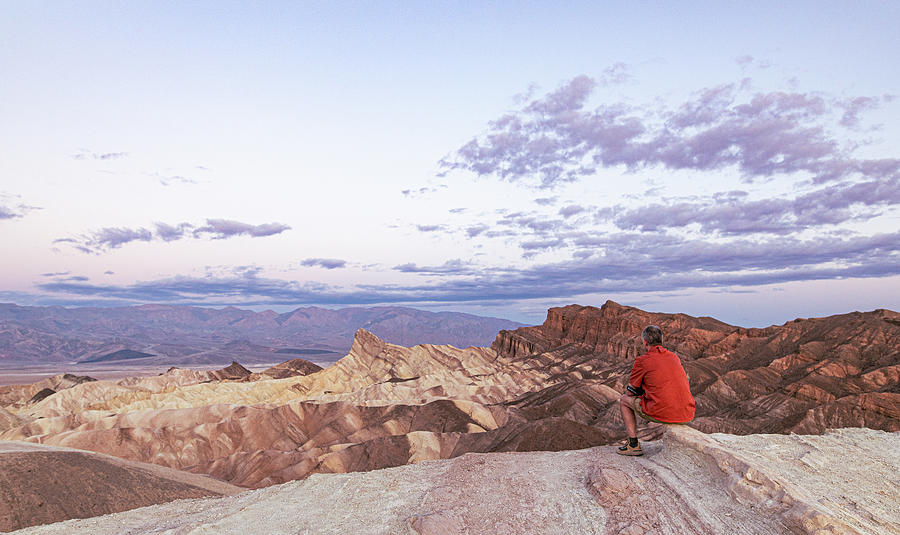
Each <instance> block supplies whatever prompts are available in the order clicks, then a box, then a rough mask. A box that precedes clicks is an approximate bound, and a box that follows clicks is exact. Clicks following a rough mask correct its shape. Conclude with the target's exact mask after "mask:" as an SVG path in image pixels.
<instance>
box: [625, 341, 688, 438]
mask: <svg viewBox="0 0 900 535" xmlns="http://www.w3.org/2000/svg"><path fill="white" fill-rule="evenodd" d="M641 338H642V339H643V341H644V349H646V351H647V352H646V353H644V354H643V355H641V356H639V357H637V358H636V359H634V365H633V366H632V368H631V378H630V379H629V380H628V385H627V386H626V387H625V388H626V390H627V392H625V393H624V394H622V397H621V398H619V405H620V406H621V409H622V418H624V419H625V429H626V430H627V431H628V442H626V443H625V445H624V446H621V447H620V448H618V449H617V450H616V453H619V454H621V455H643V454H644V451H643V450H642V449H641V445H640V444H639V443H638V439H637V421H636V419H635V416H634V415H635V413H637V414H638V415H640V417H641V418H643V419H644V420H648V421H651V422H659V423H664V424H678V423H685V422H689V421H691V420H693V419H694V397H693V396H692V395H691V388H690V385H689V384H688V377H687V374H686V373H685V371H684V367H682V365H681V359H679V358H678V355H676V354H675V353H672V352H671V351H668V350H666V349H664V348H663V347H662V340H663V334H662V330H661V329H660V328H659V327H657V326H656V325H649V326H647V327H646V328H645V329H644V331H643V332H642V333H641Z"/></svg>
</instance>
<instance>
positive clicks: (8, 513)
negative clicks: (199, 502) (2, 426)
mask: <svg viewBox="0 0 900 535" xmlns="http://www.w3.org/2000/svg"><path fill="white" fill-rule="evenodd" d="M0 489H3V490H2V491H0V496H2V500H0V531H11V530H14V529H19V528H22V527H26V526H32V525H37V524H46V523H51V522H58V521H60V520H66V519H70V518H88V517H93V516H99V515H104V514H108V513H117V512H119V511H127V510H129V509H134V508H137V507H144V506H147V505H153V504H158V503H165V502H170V501H172V500H180V499H183V498H200V497H204V496H222V495H231V494H236V493H238V492H240V491H241V490H242V489H241V488H239V487H235V486H233V485H229V484H227V483H223V482H221V481H218V480H215V479H212V478H210V477H205V476H199V475H195V474H189V473H186V472H182V471H179V470H172V469H170V468H164V467H162V466H156V465H152V464H146V463H136V462H132V461H124V460H122V459H118V458H116V457H111V456H108V455H102V454H98V453H93V452H87V451H80V450H72V449H68V448H59V447H52V446H43V445H39V444H28V443H23V442H6V441H0Z"/></svg>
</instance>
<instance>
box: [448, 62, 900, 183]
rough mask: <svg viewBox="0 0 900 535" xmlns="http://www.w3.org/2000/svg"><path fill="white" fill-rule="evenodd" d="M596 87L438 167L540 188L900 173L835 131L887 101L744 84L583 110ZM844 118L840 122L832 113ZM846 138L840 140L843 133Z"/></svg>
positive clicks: (491, 127) (523, 117) (511, 118)
mask: <svg viewBox="0 0 900 535" xmlns="http://www.w3.org/2000/svg"><path fill="white" fill-rule="evenodd" d="M598 85H602V84H598V81H596V80H594V79H593V78H590V77H588V76H585V75H581V76H577V77H575V78H573V79H572V80H571V81H569V82H568V83H566V84H565V85H563V86H562V87H560V88H559V89H557V90H556V91H553V92H551V93H549V94H547V95H545V96H544V97H543V98H539V99H535V100H532V101H531V102H529V103H527V104H526V105H525V106H523V107H522V108H521V109H519V110H518V111H515V112H512V113H508V114H506V115H503V116H501V117H500V118H498V119H496V120H494V121H490V122H489V123H488V128H487V131H486V132H485V133H484V134H482V135H480V136H478V137H476V138H474V139H472V140H471V141H469V142H468V143H466V144H465V145H463V146H462V147H460V148H459V149H457V150H456V151H454V152H453V153H451V154H450V155H449V156H447V157H445V158H444V159H442V160H441V161H440V162H439V166H440V168H441V170H442V174H443V175H445V174H446V173H447V172H449V171H452V170H464V171H470V172H473V173H475V174H476V175H478V176H482V177H483V176H496V177H498V178H500V179H501V180H505V181H509V182H519V181H524V182H527V183H532V182H533V181H535V180H536V181H537V183H538V185H539V186H540V187H543V188H551V187H554V186H557V185H559V184H561V183H564V182H572V181H576V180H581V179H582V178H584V177H586V176H592V175H595V174H596V173H597V171H598V169H600V168H609V167H619V166H621V167H624V168H626V169H628V170H631V171H636V170H639V169H645V168H651V167H653V168H662V169H668V170H693V171H721V170H723V169H726V168H733V169H736V170H738V171H739V172H740V173H741V175H742V176H743V178H744V179H745V180H746V181H747V182H753V181H754V180H757V179H762V178H768V177H771V176H773V175H776V174H793V173H801V172H802V173H805V174H808V175H811V176H812V177H813V179H814V181H816V182H819V183H824V182H829V181H837V180H842V179H847V178H849V177H851V176H858V175H862V176H864V177H867V178H876V177H877V176H878V174H877V173H887V174H893V173H896V172H898V171H900V159H886V160H867V159H859V158H854V157H853V156H852V155H853V153H854V152H855V150H856V149H857V147H858V146H859V143H860V142H856V143H852V142H850V143H841V142H840V141H839V138H838V137H837V136H836V134H834V132H836V131H839V130H840V129H841V128H843V129H844V130H846V128H847V127H849V126H853V127H856V126H857V125H858V124H859V122H860V119H859V113H860V112H862V111H866V110H871V109H874V108H875V107H877V106H879V105H881V104H882V103H883V102H885V101H886V100H887V99H884V98H879V97H854V98H850V99H841V98H835V97H829V96H825V95H820V94H814V93H797V92H782V91H771V92H756V93H752V92H750V91H749V90H747V89H745V86H746V84H741V85H739V86H736V85H735V84H724V85H719V86H715V87H709V88H703V89H701V90H699V91H697V92H696V93H695V94H694V95H693V96H692V97H691V98H690V99H689V100H688V101H686V102H684V103H683V104H681V105H680V106H677V107H675V108H672V107H666V106H665V105H661V104H654V105H652V106H651V105H645V106H643V107H640V106H633V105H631V104H629V103H627V102H612V103H603V104H601V105H599V106H598V107H597V108H595V109H593V110H590V109H587V102H588V99H589V97H590V96H591V95H592V94H593V93H594V90H595V89H596V88H597V87H598ZM835 109H843V110H844V114H843V116H842V117H840V118H836V117H835V116H834V113H833V110H835ZM846 133H847V132H844V134H846Z"/></svg>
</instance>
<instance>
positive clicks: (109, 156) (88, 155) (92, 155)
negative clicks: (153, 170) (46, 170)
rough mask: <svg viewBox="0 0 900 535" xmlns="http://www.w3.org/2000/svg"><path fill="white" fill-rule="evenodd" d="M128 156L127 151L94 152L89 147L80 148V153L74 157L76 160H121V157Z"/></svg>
mask: <svg viewBox="0 0 900 535" xmlns="http://www.w3.org/2000/svg"><path fill="white" fill-rule="evenodd" d="M127 156H128V153H127V152H101V153H97V152H93V151H89V150H87V149H79V151H78V153H77V154H75V155H73V156H72V158H73V159H75V160H87V159H92V160H119V159H121V158H126V157H127Z"/></svg>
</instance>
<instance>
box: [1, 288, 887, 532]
mask: <svg viewBox="0 0 900 535" xmlns="http://www.w3.org/2000/svg"><path fill="white" fill-rule="evenodd" d="M651 323H652V324H656V325H659V326H660V327H661V328H662V329H663V331H664V332H665V333H666V341H665V345H666V346H667V347H668V348H669V349H671V350H673V351H675V352H676V353H678V355H679V356H681V358H682V360H683V362H684V366H685V369H686V370H687V372H688V374H689V376H690V382H691V390H692V392H693V394H694V396H695V398H696V401H697V418H696V419H695V420H694V421H693V422H692V423H691V424H690V427H683V426H681V427H673V426H661V425H658V424H655V425H650V426H644V427H642V428H641V429H640V432H641V435H642V438H643V439H644V440H649V441H651V442H648V443H647V446H646V448H647V453H646V455H645V456H644V457H643V458H640V459H626V458H621V457H618V456H616V455H614V454H612V450H611V448H609V447H608V446H606V445H608V444H611V443H614V442H616V441H618V440H620V439H621V438H623V436H624V432H623V426H622V420H621V416H620V414H619V408H618V406H617V400H618V397H619V395H620V393H621V392H622V390H623V388H624V384H625V380H626V379H627V374H628V372H629V370H630V368H631V363H632V361H633V359H634V357H635V356H636V355H637V354H638V351H639V349H640V347H639V346H638V345H637V344H636V342H635V340H636V337H637V335H638V334H639V333H640V331H641V329H642V328H643V327H644V326H646V325H648V324H651ZM898 343H900V314H898V313H896V312H892V311H888V310H877V311H874V312H867V313H851V314H846V315H841V316H832V317H828V318H819V319H801V320H796V321H794V322H790V323H787V324H785V325H782V326H773V327H768V328H764V329H745V328H740V327H735V326H731V325H727V324H724V323H722V322H719V321H717V320H714V319H711V318H694V317H690V316H686V315H681V314H655V313H649V312H645V311H642V310H639V309H636V308H631V307H625V306H621V305H618V304H616V303H613V302H607V303H606V304H605V305H604V306H603V307H601V308H593V307H582V306H577V305H572V306H568V307H564V308H555V309H551V310H550V311H549V313H548V316H547V320H546V321H545V322H544V324H543V325H539V326H535V327H524V328H519V329H516V330H510V331H500V333H499V334H498V335H497V337H496V340H495V341H494V343H493V344H492V345H491V347H490V348H487V347H481V348H478V347H469V348H465V349H459V348H456V347H452V346H439V345H419V346H415V347H411V348H408V347H402V346H398V345H393V344H389V343H386V342H384V341H382V340H381V339H379V338H378V337H376V336H375V335H373V334H371V333H370V332H368V331H365V330H359V331H358V332H357V333H356V336H355V339H354V341H353V345H352V348H351V350H350V352H349V353H348V354H347V355H346V356H345V357H344V358H342V359H340V360H339V361H338V362H337V363H335V364H333V365H331V366H328V367H326V368H325V369H320V368H319V367H318V366H315V365H314V364H311V363H308V362H306V361H303V360H300V359H295V360H292V361H289V362H286V363H285V364H283V365H280V366H278V367H276V368H272V369H270V370H267V371H264V372H261V373H250V372H249V371H248V370H246V369H244V368H243V367H241V366H239V365H236V364H235V365H233V366H230V367H228V368H225V369H223V370H219V371H215V372H208V371H202V372H201V371H194V370H188V369H172V370H170V371H168V372H166V373H165V374H163V375H159V376H154V377H142V378H128V379H123V380H119V381H115V382H111V381H94V380H89V379H87V378H82V377H78V376H74V375H61V376H57V377H54V378H51V379H46V380H44V381H42V382H40V383H35V384H32V385H22V386H10V387H0V439H2V440H6V441H19V442H15V443H5V444H6V446H4V448H5V449H0V466H2V467H3V468H2V470H0V477H4V478H6V481H5V482H13V483H14V485H15V487H14V488H15V490H9V489H12V488H13V487H8V486H4V487H5V488H6V489H7V490H4V491H3V492H5V493H6V494H5V495H4V498H3V500H4V503H2V504H0V507H2V508H3V509H0V529H5V530H9V529H16V528H21V527H26V526H29V525H35V524H39V523H45V522H53V521H58V520H65V519H67V518H80V517H90V516H95V515H99V514H105V513H115V512H117V511H125V510H128V509H132V508H134V507H141V506H145V505H150V504H154V503H164V502H169V501H170V500H173V499H177V498H194V500H192V501H177V502H171V503H164V505H157V506H154V507H155V508H156V509H154V508H151V509H140V510H136V511H131V512H127V513H119V514H117V515H113V516H109V517H98V518H92V519H89V520H80V521H71V522H69V523H66V524H59V525H49V526H45V527H42V528H37V527H35V528H31V530H32V531H33V532H35V533H38V532H40V533H44V532H47V533H51V532H52V533H72V532H82V533H118V532H121V530H120V527H121V526H130V527H129V528H128V530H130V532H148V531H155V532H167V533H176V532H177V533H189V532H193V531H192V530H201V528H202V529H211V530H212V531H213V532H221V533H244V532H246V526H247V525H255V526H265V529H263V531H264V532H267V533H305V532H309V533H347V532H359V533H363V532H365V533H403V532H412V533H632V534H634V533H724V532H746V533H783V532H797V533H856V532H859V533H895V532H898V531H900V506H898V505H897V504H898V503H900V476H898V473H900V461H898V459H900V433H898V432H900V350H898V349H897V348H898ZM844 428H864V429H844ZM830 429H841V430H840V431H834V432H826V431H827V430H830ZM723 433H725V434H723ZM735 435H738V436H735ZM22 442H24V443H34V444H41V445H43V446H37V445H33V446H29V445H28V444H22ZM603 446H606V447H603ZM69 448H74V449H76V450H80V451H79V452H73V451H72V450H71V449H69ZM575 450H577V451H575ZM89 452H94V453H89ZM513 452H518V453H513ZM526 452H534V453H526ZM548 452H557V453H548ZM470 453H471V454H478V455H466V454H470ZM96 454H105V455H96ZM73 455H80V456H82V457H78V459H79V460H78V461H77V462H75V461H74V460H73V459H75V457H72V456H73ZM62 456H69V457H66V458H65V459H63V457H62ZM108 456H113V457H108ZM35 459H39V461H36V460H35ZM61 459H63V460H61ZM422 461H435V462H428V463H424V464H420V463H421V462H422ZM126 462H127V463H131V464H128V465H127V466H125V465H124V464H121V463H126ZM29 463H31V464H29ZM54 463H57V464H59V466H67V467H69V468H67V470H69V471H68V472H64V471H61V470H57V471H56V472H55V473H57V474H59V475H58V476H57V477H56V480H54V479H53V478H52V477H50V478H49V479H48V478H47V477H46V474H47V473H48V470H50V467H52V466H55V465H54ZM104 463H114V464H115V463H120V464H115V466H114V467H113V468H110V467H109V466H107V464H104ZM142 463H151V466H152V468H142V467H146V466H147V465H145V464H142ZM101 465H102V467H101ZM407 465H408V466H407ZM25 466H28V467H30V468H28V469H29V470H31V472H27V473H29V474H33V476H28V477H23V476H22V474H23V472H22V470H23V469H22V468H21V467H25ZM72 466H75V467H78V468H77V470H74V471H73V469H72V468H71V467H72ZM392 467H396V468H392ZM386 468H392V469H391V470H380V469H386ZM166 469H175V470H170V471H168V472H165V473H162V472H158V471H155V470H166ZM123 471H124V472H123ZM126 472H127V473H128V474H132V475H129V476H127V477H128V478H132V479H128V481H131V483H130V485H133V486H145V487H146V488H148V489H150V488H153V489H159V490H158V491H152V492H151V491H149V490H148V491H147V492H145V493H144V494H145V495H142V496H140V497H135V498H134V499H133V500H128V499H121V498H120V499H117V500H115V501H116V502H117V503H115V504H112V505H109V506H106V505H103V504H99V502H98V500H99V501H102V498H101V496H102V495H103V494H104V492H103V488H102V485H99V484H98V483H97V481H98V480H97V478H96V477H99V476H96V477H95V476H94V475H92V474H95V473H115V474H120V473H122V474H124V473H126ZM185 472H189V473H188V474H185ZM355 472H364V473H358V474H354V473H355ZM11 474H14V476H15V477H13V476H12V475H11ZM173 474H181V475H180V476H177V477H176V476H173ZM314 474H332V475H327V476H326V475H314ZM187 476H191V477H196V478H204V479H202V480H196V481H195V480H190V481H188V480H187V479H185V477H187ZM206 476H210V477H206ZM310 476H313V477H310ZM125 477H126V476H118V480H119V481H121V480H122V478H125ZM142 478H150V479H152V484H151V483H147V484H146V485H144V483H142V481H143V479H142ZM172 478H175V479H172ZM178 478H180V479H178ZM212 478H215V479H212ZM126 479H127V478H126ZM176 479H177V481H176ZM63 480H65V481H66V483H65V485H66V486H65V488H66V489H67V490H66V493H65V494H66V497H65V498H58V497H57V498H53V489H57V490H58V489H60V488H62V487H61V485H63ZM217 480H218V481H217ZM78 481H82V482H84V484H86V485H87V484H88V483H90V485H88V488H93V490H92V491H91V492H93V493H94V494H91V492H88V491H85V492H81V493H79V491H78V487H77V485H76V484H75V483H74V482H78ZM219 481H222V482H225V483H219ZM208 482H215V483H216V484H219V485H222V486H218V487H215V488H212V487H210V484H207V483H208ZM201 483H203V484H201ZM154 485H155V486H154ZM238 487H242V488H248V489H261V490H256V491H251V492H245V493H243V494H237V495H234V496H231V495H232V494H234V493H235V492H238V491H239V490H241V489H239V488H238ZM262 487H267V488H265V489H262ZM112 488H113V487H110V489H112ZM48 489H49V490H48ZM110 492H112V490H111V491H110ZM114 494H115V495H117V496H122V495H123V494H125V493H122V492H120V491H115V493H114ZM215 495H219V496H225V497H219V498H203V499H199V498H198V497H199V496H215ZM88 496H93V497H92V498H91V499H92V500H94V502H95V505H94V506H91V507H88V506H84V505H83V504H82V505H78V506H76V505H77V504H79V503H80V502H79V500H84V499H87V497H88ZM48 497H49V498H48ZM54 499H55V500H56V501H54ZM41 501H43V503H42V504H40V505H39V504H38V502H41ZM60 504H61V505H60ZM40 509H43V511H40ZM157 509H158V510H157ZM374 510H377V511H378V512H377V513H373V511H374ZM273 511H278V514H274V513H273ZM335 511H338V512H335ZM366 514H369V515H370V517H371V518H370V520H369V521H365V520H364V516H365V515H366ZM251 523H252V524H251ZM204 526H205V528H204ZM241 526H243V531H242V529H241ZM123 529H124V528H123ZM167 530H168V531H167ZM398 530H399V531H398ZM126 531H127V530H126ZM198 532H199V531H198Z"/></svg>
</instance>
